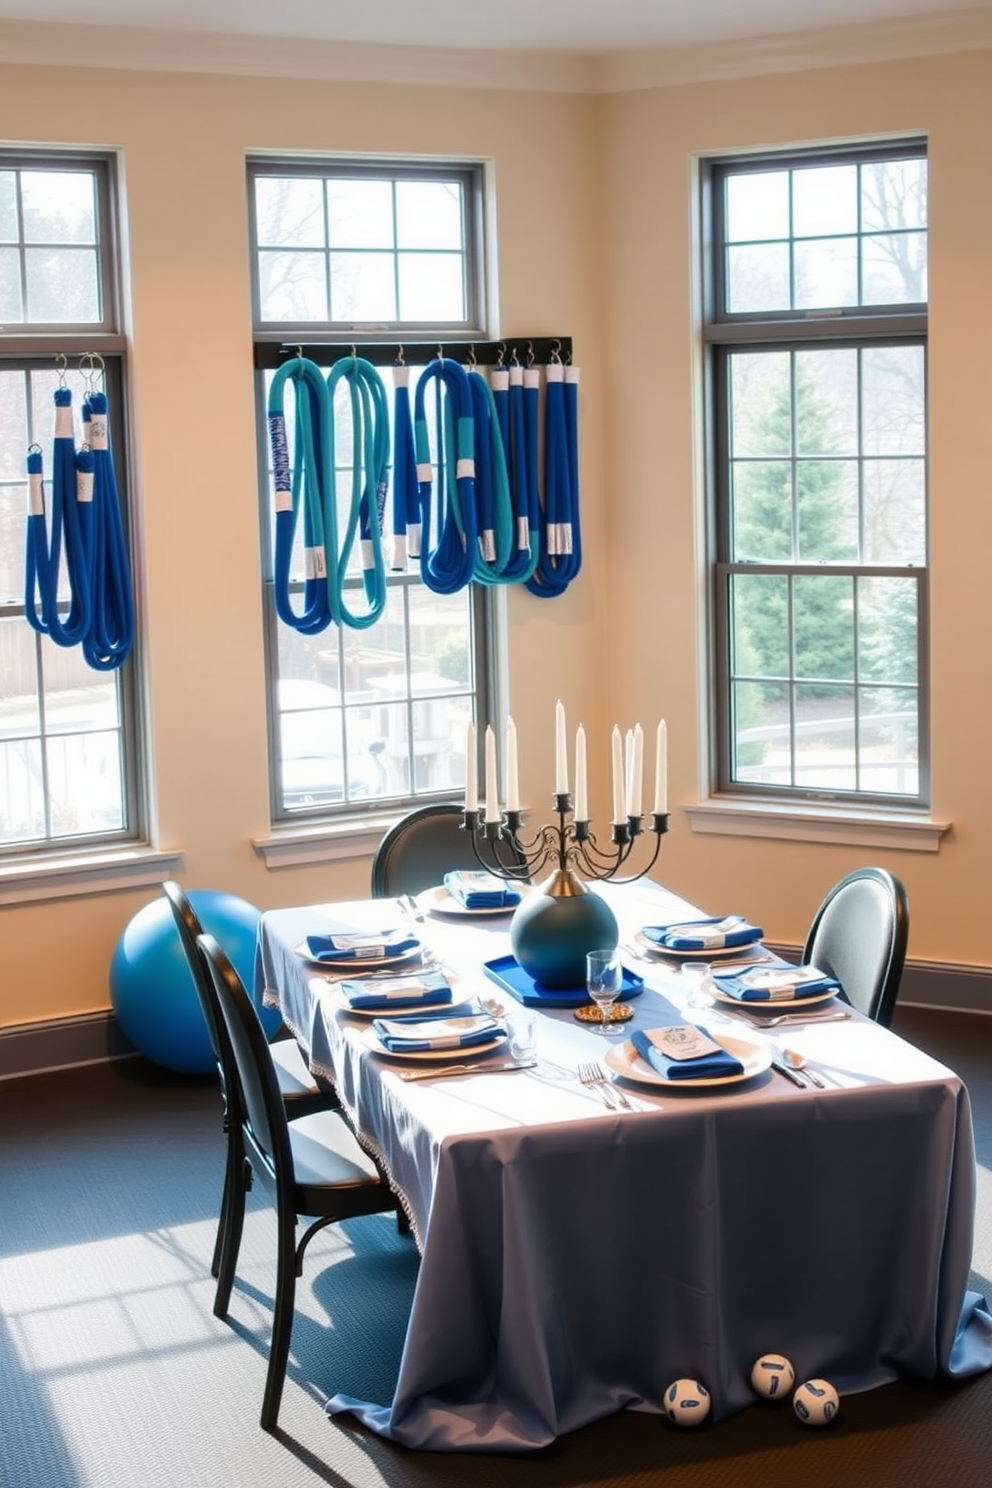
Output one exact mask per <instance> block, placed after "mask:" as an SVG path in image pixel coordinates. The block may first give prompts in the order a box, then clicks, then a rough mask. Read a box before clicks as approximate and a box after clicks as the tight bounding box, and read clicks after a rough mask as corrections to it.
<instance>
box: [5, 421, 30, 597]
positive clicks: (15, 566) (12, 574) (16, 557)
mask: <svg viewBox="0 0 992 1488" xmlns="http://www.w3.org/2000/svg"><path fill="white" fill-rule="evenodd" d="M2 396H3V395H2V394H0V398H2ZM3 448H4V446H0V449H3ZM27 493H28V488H27V484H26V483H24V484H21V485H15V484H11V485H0V604H5V603H6V604H9V603H11V602H13V603H15V604H20V603H21V601H22V600H23V598H24V544H25V538H26V530H25V529H26V527H27V508H28V499H27Z"/></svg>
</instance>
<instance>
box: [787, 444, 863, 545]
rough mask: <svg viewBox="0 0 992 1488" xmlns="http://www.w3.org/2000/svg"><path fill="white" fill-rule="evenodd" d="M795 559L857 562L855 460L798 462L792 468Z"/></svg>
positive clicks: (856, 480)
mask: <svg viewBox="0 0 992 1488" xmlns="http://www.w3.org/2000/svg"><path fill="white" fill-rule="evenodd" d="M796 502H797V509H798V528H799V558H800V560H801V561H802V562H803V563H841V562H844V561H847V562H849V563H850V562H857V560H858V465H857V461H856V460H802V461H800V462H799V464H798V465H797V466H796Z"/></svg>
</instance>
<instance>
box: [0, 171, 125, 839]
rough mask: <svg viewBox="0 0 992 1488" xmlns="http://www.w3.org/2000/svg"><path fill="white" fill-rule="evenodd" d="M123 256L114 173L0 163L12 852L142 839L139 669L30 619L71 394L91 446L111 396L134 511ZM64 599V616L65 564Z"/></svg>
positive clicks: (4, 716)
mask: <svg viewBox="0 0 992 1488" xmlns="http://www.w3.org/2000/svg"><path fill="white" fill-rule="evenodd" d="M115 249H116V243H115V231H114V215H113V174H112V165H111V162H110V160H108V159H106V158H104V157H89V156H82V155H69V154H55V155H53V154H45V155H40V154H38V155H35V154H14V153H12V152H10V151H6V152H2V153H0V323H2V326H3V331H4V335H3V339H2V342H0V853H2V852H4V851H6V852H8V853H15V852H16V853H18V854H21V853H24V852H32V851H33V852H39V851H44V850H46V849H51V848H54V847H59V848H62V847H67V846H70V845H72V846H76V845H79V844H80V843H92V842H93V841H97V840H99V841H114V840H118V839H125V838H133V837H135V836H136V835H137V833H138V826H139V823H138V816H139V809H138V793H137V786H136V779H135V768H134V760H135V754H134V747H133V740H134V735H135V731H136V724H135V719H136V712H135V695H134V681H133V666H132V664H131V663H130V662H127V663H125V665H124V666H123V668H120V669H118V670H116V671H94V670H91V669H90V667H89V666H88V665H87V663H86V661H85V660H84V658H83V656H82V655H81V652H80V648H79V646H78V645H77V646H72V647H64V646H58V645H56V644H55V643H54V642H53V641H52V640H51V639H50V638H49V637H48V636H44V635H39V634H37V633H36V632H35V631H34V630H33V629H31V627H30V626H29V624H28V623H27V620H26V619H25V541H26V527H27V521H26V513H27V506H28V502H27V479H26V475H25V467H26V455H27V451H28V448H29V446H30V445H32V444H37V445H39V446H41V448H42V451H43V460H44V474H45V481H46V505H47V507H48V510H49V513H50V511H51V503H50V500H49V499H48V498H49V485H48V483H49V480H50V476H51V473H52V438H53V433H54V394H55V390H56V388H57V387H58V385H59V383H60V382H61V383H63V384H64V385H65V386H67V387H68V388H69V389H70V390H71V393H72V410H73V415H74V439H75V442H76V444H77V446H78V444H79V443H80V442H81V441H82V430H81V424H80V413H81V407H82V401H83V397H84V394H85V393H86V392H87V391H100V392H104V393H106V395H107V399H108V415H109V430H110V436H111V440H112V443H113V447H114V459H115V469H116V473H117V481H118V488H119V491H120V494H121V500H122V503H126V483H125V479H124V475H125V472H124V469H123V458H122V451H123V447H124V441H123V404H122V385H123V384H122V376H121V354H122V351H123V347H124V342H123V338H122V337H121V335H120V334H119V326H118V297H117V289H116V272H117V256H116V251H115ZM125 520H126V511H125ZM58 594H59V612H60V614H62V615H63V616H64V614H65V612H66V609H67V602H68V595H67V591H66V588H65V572H64V562H63V566H62V572H61V573H60V587H59V591H58ZM63 599H64V600H65V601H66V603H65V604H64V605H63V603H62V601H63Z"/></svg>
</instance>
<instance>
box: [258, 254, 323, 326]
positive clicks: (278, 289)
mask: <svg viewBox="0 0 992 1488" xmlns="http://www.w3.org/2000/svg"><path fill="white" fill-rule="evenodd" d="M258 276H259V301H260V313H261V318H262V320H326V319H327V277H326V276H327V260H326V258H325V257H324V255H323V254H322V253H280V252H276V251H270V250H264V251H263V252H261V253H260V254H259V255H258Z"/></svg>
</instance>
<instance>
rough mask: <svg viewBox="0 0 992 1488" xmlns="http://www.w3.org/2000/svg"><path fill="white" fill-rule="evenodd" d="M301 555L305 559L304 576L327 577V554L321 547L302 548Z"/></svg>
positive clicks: (311, 577) (310, 577)
mask: <svg viewBox="0 0 992 1488" xmlns="http://www.w3.org/2000/svg"><path fill="white" fill-rule="evenodd" d="M303 556H304V558H305V560H306V576H307V578H308V579H326V578H327V555H326V554H325V552H324V549H323V547H319V548H304V549H303Z"/></svg>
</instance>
